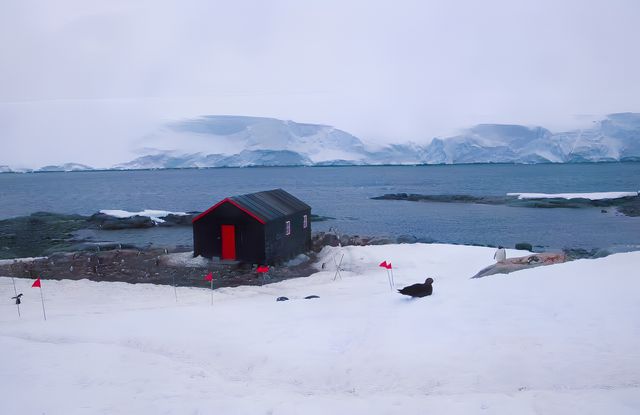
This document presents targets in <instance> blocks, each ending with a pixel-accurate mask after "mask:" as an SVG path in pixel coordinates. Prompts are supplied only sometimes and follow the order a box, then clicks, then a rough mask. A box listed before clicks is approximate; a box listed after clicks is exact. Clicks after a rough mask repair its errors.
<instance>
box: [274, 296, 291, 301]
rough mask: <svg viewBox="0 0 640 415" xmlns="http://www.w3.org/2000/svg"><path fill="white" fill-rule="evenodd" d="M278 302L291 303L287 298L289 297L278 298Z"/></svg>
mask: <svg viewBox="0 0 640 415" xmlns="http://www.w3.org/2000/svg"><path fill="white" fill-rule="evenodd" d="M276 301H289V298H287V297H278V298H276Z"/></svg>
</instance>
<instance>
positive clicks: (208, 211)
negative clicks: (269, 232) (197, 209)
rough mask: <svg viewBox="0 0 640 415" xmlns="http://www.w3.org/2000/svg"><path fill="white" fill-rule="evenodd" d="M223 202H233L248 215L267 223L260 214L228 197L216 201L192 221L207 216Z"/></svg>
mask: <svg viewBox="0 0 640 415" xmlns="http://www.w3.org/2000/svg"><path fill="white" fill-rule="evenodd" d="M223 203H231V204H232V205H233V206H235V207H237V208H238V209H240V210H241V211H243V212H244V213H246V214H247V215H249V216H251V217H252V218H254V219H255V220H257V221H258V222H260V223H261V224H263V225H264V224H265V221H264V220H263V219H261V218H259V217H258V216H256V215H255V214H253V213H251V212H249V211H248V210H247V209H245V208H243V207H242V206H240V205H239V204H237V203H236V202H234V201H233V200H232V199H229V198H228V197H227V198H226V199H223V200H221V201H219V202H218V203H216V204H215V205H213V206H211V207H210V208H209V209H207V210H205V211H204V212H202V213H201V214H199V215H198V216H196V217H195V218H193V220H192V221H191V223H194V222H195V221H197V220H198V219H200V218H202V217H204V216H206V215H207V214H209V213H211V212H213V211H214V210H216V209H217V208H218V206H220V205H222V204H223Z"/></svg>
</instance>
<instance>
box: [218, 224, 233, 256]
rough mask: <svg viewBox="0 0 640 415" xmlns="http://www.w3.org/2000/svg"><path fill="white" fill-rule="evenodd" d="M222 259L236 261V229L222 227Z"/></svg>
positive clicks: (228, 226) (229, 226)
mask: <svg viewBox="0 0 640 415" xmlns="http://www.w3.org/2000/svg"><path fill="white" fill-rule="evenodd" d="M221 233H222V258H221V259H236V227H235V226H233V225H222V232H221Z"/></svg>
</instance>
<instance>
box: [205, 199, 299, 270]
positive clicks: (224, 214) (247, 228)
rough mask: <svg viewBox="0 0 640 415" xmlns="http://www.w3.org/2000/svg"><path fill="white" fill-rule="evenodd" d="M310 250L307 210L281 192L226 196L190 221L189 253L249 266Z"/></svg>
mask: <svg viewBox="0 0 640 415" xmlns="http://www.w3.org/2000/svg"><path fill="white" fill-rule="evenodd" d="M310 248H311V207H310V206H309V205H307V204H306V203H304V202H302V201H301V200H299V199H297V198H296V197H294V196H292V195H291V194H289V193H287V192H285V191H284V190H282V189H275V190H268V191H265V192H258V193H250V194H247V195H240V196H232V197H228V198H226V199H224V200H222V201H220V202H218V203H216V204H215V205H214V206H212V207H211V208H209V209H207V210H206V211H205V212H203V213H201V214H200V215H198V216H196V217H195V218H194V219H193V254H194V256H198V255H201V256H203V257H207V258H212V257H219V258H220V259H221V260H238V261H242V262H248V263H251V264H274V263H278V262H282V261H286V260H288V259H290V258H293V257H295V256H296V255H298V254H300V253H303V252H306V251H308V250H309V249H310Z"/></svg>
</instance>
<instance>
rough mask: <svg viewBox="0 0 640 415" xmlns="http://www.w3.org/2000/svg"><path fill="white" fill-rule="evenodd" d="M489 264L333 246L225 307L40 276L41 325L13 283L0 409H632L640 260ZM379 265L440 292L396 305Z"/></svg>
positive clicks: (435, 248) (638, 347) (166, 291)
mask: <svg viewBox="0 0 640 415" xmlns="http://www.w3.org/2000/svg"><path fill="white" fill-rule="evenodd" d="M493 252H494V250H493V249H490V248H481V247H468V246H453V245H439V244H430V245H425V244H412V245H387V246H368V247H346V248H326V249H325V250H324V251H323V252H322V255H321V260H320V261H319V263H318V268H319V269H320V266H321V263H323V262H324V263H326V267H325V270H324V271H320V272H318V273H316V274H314V275H312V276H310V277H308V278H300V279H294V280H288V281H283V282H280V283H276V284H269V285H265V286H262V287H237V288H224V289H219V290H215V291H214V305H213V306H211V305H210V304H209V301H210V292H209V291H208V290H204V289H199V288H178V289H177V293H178V303H176V301H175V297H174V292H173V288H172V287H167V286H153V285H147V284H138V285H131V284H125V283H97V282H91V281H86V280H84V281H50V280H43V282H42V285H43V290H44V295H45V301H46V306H47V317H48V321H46V322H45V321H42V310H41V305H40V298H39V293H38V292H37V289H35V288H33V289H32V288H30V285H31V283H32V280H22V279H16V280H15V281H16V285H17V286H18V287H17V288H18V292H23V293H24V294H25V297H24V302H23V305H22V308H21V311H22V312H23V317H22V318H21V319H18V317H17V314H16V310H15V306H14V305H12V304H11V303H10V301H5V302H3V303H2V306H1V314H0V351H1V356H2V357H3V362H2V364H1V365H0V370H1V371H2V376H0V402H2V406H4V409H2V411H0V412H2V413H18V412H20V413H23V414H31V413H34V414H35V413H43V412H44V413H47V414H58V413H60V414H63V413H64V414H73V413H110V414H129V413H137V414H158V413H175V414H184V413H202V414H206V413H224V414H249V413H251V414H256V413H270V414H297V413H305V414H326V413H350V414H359V413H363V414H365V413H366V414H371V413H374V414H387V413H388V414H393V413H403V414H424V413H450V414H457V413H460V414H462V413H465V414H468V413H480V412H481V413H491V414H513V413H518V414H529V413H531V414H533V413H543V414H567V413H580V414H611V413H615V414H632V413H633V414H635V413H638V412H639V411H640V301H638V294H639V292H640V290H639V288H640V281H639V280H638V277H637V268H638V264H640V252H633V253H626V254H617V255H612V256H609V257H607V258H602V259H597V260H580V261H574V262H569V263H564V264H558V265H553V266H548V267H539V268H534V269H530V270H523V271H519V272H516V273H513V274H509V275H494V276H490V277H486V278H481V279H475V280H470V279H469V277H471V276H472V275H473V274H475V272H477V271H478V270H479V269H481V268H483V267H485V266H487V265H489V264H491V263H492V257H493ZM343 253H344V255H345V257H344V260H343V268H344V269H345V271H344V272H343V273H342V275H343V278H342V279H338V280H336V281H333V278H334V266H333V257H336V260H339V259H340V256H341V255H342V254H343ZM508 255H509V256H515V255H520V254H519V253H517V251H509V252H508ZM382 260H387V261H389V262H391V263H392V264H393V267H394V273H395V281H396V285H397V286H398V287H401V286H403V285H407V284H411V283H415V282H422V281H424V279H425V278H426V277H433V278H434V279H435V283H434V295H433V296H431V297H428V298H424V299H416V300H413V299H409V298H406V297H403V296H400V295H399V294H396V293H393V292H391V291H390V289H389V285H388V281H387V276H386V271H385V270H384V269H383V268H380V267H378V266H377V265H378V263H380V262H381V261H382ZM310 294H316V295H319V296H320V298H319V299H314V300H304V299H302V298H303V297H304V296H306V295H310ZM0 296H2V298H9V297H10V296H13V285H12V284H11V279H9V278H0ZM278 296H287V297H289V298H291V301H287V302H276V301H275V298H276V297H278Z"/></svg>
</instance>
